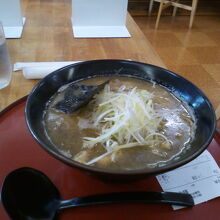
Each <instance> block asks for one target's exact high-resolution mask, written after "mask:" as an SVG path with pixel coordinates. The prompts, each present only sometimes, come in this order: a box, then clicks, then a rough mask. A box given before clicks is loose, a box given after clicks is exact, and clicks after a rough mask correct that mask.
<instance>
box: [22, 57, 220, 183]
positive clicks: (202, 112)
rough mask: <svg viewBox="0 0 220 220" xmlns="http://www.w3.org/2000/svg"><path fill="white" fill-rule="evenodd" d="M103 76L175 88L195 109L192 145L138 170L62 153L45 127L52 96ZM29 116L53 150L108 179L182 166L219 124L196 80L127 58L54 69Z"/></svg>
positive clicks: (32, 99)
mask: <svg viewBox="0 0 220 220" xmlns="http://www.w3.org/2000/svg"><path fill="white" fill-rule="evenodd" d="M103 76H104V77H112V76H114V77H129V78H136V79H140V80H142V81H146V82H149V81H150V82H152V81H153V82H155V83H156V84H158V85H161V86H162V87H165V88H166V89H167V90H169V91H172V93H174V94H175V95H176V96H178V97H179V99H180V100H181V101H183V102H185V103H187V104H188V105H189V106H190V108H191V109H192V110H193V112H194V115H195V118H196V125H197V126H196V130H195V136H194V138H193V140H192V141H191V143H190V145H189V146H188V147H187V148H186V149H184V150H183V151H182V152H181V153H180V154H179V155H178V157H174V158H173V159H171V160H169V162H167V163H166V164H163V166H156V167H152V168H146V169H145V168H144V169H135V170H111V169H105V168H98V167H95V166H90V165H85V164H82V163H79V162H77V161H74V160H73V159H71V158H69V157H67V156H65V155H64V154H62V153H61V152H60V151H59V150H58V149H57V147H56V146H55V145H54V144H53V143H52V142H51V140H50V138H49V137H48V135H47V133H46V131H45V124H44V123H43V118H44V110H45V108H46V106H47V103H48V100H49V99H50V98H51V97H52V96H53V95H54V94H55V93H56V92H57V91H58V89H59V88H60V87H62V86H63V85H66V84H68V83H71V82H80V81H83V80H86V79H89V78H95V77H103ZM25 116H26V122H27V126H28V128H29V130H30V132H31V134H32V136H33V137H34V139H35V140H36V141H37V142H38V143H39V145H40V146H41V147H42V148H43V149H44V150H46V151H47V152H48V153H49V154H51V155H52V156H53V157H55V158H56V159H58V160H60V161H61V162H63V163H65V164H67V165H69V166H71V167H73V168H77V169H80V170H82V171H84V172H86V173H89V174H94V175H95V176H97V177H100V178H102V179H108V180H134V179H139V178H144V177H147V176H149V175H156V174H160V173H164V172H166V171H170V170H172V169H175V168H177V167H180V166H182V165H184V164H186V163H188V162H190V161H191V160H193V159H194V158H196V157H197V156H199V155H200V154H201V153H202V152H203V151H204V150H205V149H206V148H207V146H208V145H209V143H210V142H211V140H212V138H213V136H214V132H215V127H216V118H215V113H214V109H213V107H212V105H211V103H210V101H209V100H208V98H207V97H206V96H205V94H204V93H203V92H202V91H201V90H200V89H199V88H197V87H196V86H195V85H194V84H193V83H191V82H190V81H188V80H187V79H185V78H183V77H181V76H179V75H178V74H176V73H173V72H171V71H169V70H167V69H163V68H160V67H158V66H153V65H150V64H146V63H140V62H134V61H127V60H92V61H85V62H80V63H76V64H72V65H69V66H66V67H63V68H61V69H59V70H56V71H54V72H52V73H51V74H49V75H48V76H46V77H45V78H44V79H42V80H41V81H40V82H39V83H38V84H37V85H36V86H35V87H34V88H33V90H32V92H31V93H30V95H29V96H28V99H27V103H26V108H25Z"/></svg>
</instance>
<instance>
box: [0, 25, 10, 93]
mask: <svg viewBox="0 0 220 220" xmlns="http://www.w3.org/2000/svg"><path fill="white" fill-rule="evenodd" d="M11 76H12V65H11V60H10V56H9V53H8V48H7V42H6V39H5V34H4V30H3V25H2V23H1V22H0V89H3V88H5V87H6V86H8V85H9V83H10V81H11Z"/></svg>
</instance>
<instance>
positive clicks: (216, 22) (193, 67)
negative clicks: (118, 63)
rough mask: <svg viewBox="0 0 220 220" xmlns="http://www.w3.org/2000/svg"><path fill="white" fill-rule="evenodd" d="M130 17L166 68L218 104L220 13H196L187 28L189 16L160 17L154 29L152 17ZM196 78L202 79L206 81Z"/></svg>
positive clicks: (219, 84) (219, 96) (219, 91)
mask: <svg viewBox="0 0 220 220" xmlns="http://www.w3.org/2000/svg"><path fill="white" fill-rule="evenodd" d="M134 19H135V21H136V23H137V24H138V25H139V27H140V28H141V30H142V31H143V33H144V34H145V36H146V38H147V39H148V40H149V41H150V42H151V44H152V45H153V47H154V48H155V50H156V51H157V53H158V54H159V56H160V57H161V59H162V60H163V62H164V63H165V65H166V66H167V68H168V69H170V70H172V71H174V72H176V73H178V74H180V75H184V77H186V78H188V79H189V80H191V81H192V82H195V83H196V85H197V86H198V87H200V88H202V90H203V91H204V92H205V93H206V95H207V96H208V97H210V96H212V102H213V104H214V106H217V105H218V104H219V103H220V16H196V17H195V21H194V25H193V28H192V29H191V30H189V29H188V25H189V16H177V17H174V18H172V16H163V17H161V19H160V24H159V28H158V30H155V29H154V25H155V21H156V17H146V16H145V17H134ZM199 78H203V79H204V78H206V80H205V82H206V84H205V85H204V80H200V79H199ZM213 91H214V92H215V93H216V95H215V96H213ZM211 94H212V95H211Z"/></svg>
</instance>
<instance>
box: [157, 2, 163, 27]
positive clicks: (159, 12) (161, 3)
mask: <svg viewBox="0 0 220 220" xmlns="http://www.w3.org/2000/svg"><path fill="white" fill-rule="evenodd" d="M164 1H165V0H161V2H160V8H159V11H158V15H157V20H156V25H155V29H157V28H158V25H159V21H160V16H161V13H162V10H163V4H164Z"/></svg>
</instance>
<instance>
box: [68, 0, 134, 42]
mask: <svg viewBox="0 0 220 220" xmlns="http://www.w3.org/2000/svg"><path fill="white" fill-rule="evenodd" d="M127 5H128V0H72V19H71V20H72V28H73V35H74V37H75V38H105V37H131V35H130V33H129V32H128V30H127V28H126V16H127Z"/></svg>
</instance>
